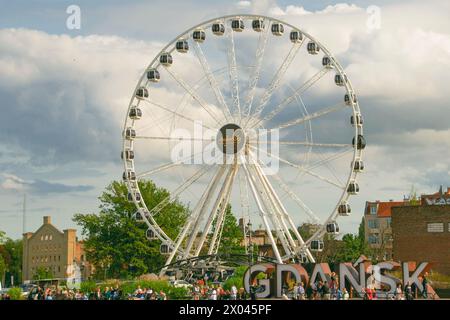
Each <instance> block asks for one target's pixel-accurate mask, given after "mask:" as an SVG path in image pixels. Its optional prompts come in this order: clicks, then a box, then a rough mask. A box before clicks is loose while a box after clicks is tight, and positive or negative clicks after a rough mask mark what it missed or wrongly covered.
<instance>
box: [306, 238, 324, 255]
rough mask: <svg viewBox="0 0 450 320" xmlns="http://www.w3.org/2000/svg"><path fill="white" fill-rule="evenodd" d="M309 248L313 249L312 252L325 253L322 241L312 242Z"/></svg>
mask: <svg viewBox="0 0 450 320" xmlns="http://www.w3.org/2000/svg"><path fill="white" fill-rule="evenodd" d="M309 248H310V249H311V251H316V252H321V251H323V248H324V244H323V241H322V240H312V241H311V243H310V245H309Z"/></svg>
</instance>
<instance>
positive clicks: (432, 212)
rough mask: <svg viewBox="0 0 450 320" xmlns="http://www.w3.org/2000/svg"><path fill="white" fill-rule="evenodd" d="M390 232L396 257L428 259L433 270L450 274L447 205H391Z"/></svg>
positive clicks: (406, 259)
mask: <svg viewBox="0 0 450 320" xmlns="http://www.w3.org/2000/svg"><path fill="white" fill-rule="evenodd" d="M422 197H424V196H422ZM422 199H423V198H422ZM392 235H393V254H394V259H395V260H397V261H417V262H420V261H427V262H430V263H432V270H434V271H437V272H440V273H443V274H450V205H447V204H445V205H444V204H437V205H430V204H427V203H423V202H422V204H421V205H417V206H402V207H394V208H392Z"/></svg>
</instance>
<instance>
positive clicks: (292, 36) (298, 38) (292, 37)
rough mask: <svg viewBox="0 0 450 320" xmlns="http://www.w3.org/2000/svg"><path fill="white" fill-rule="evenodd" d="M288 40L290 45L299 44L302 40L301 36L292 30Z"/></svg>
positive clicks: (298, 32)
mask: <svg viewBox="0 0 450 320" xmlns="http://www.w3.org/2000/svg"><path fill="white" fill-rule="evenodd" d="M289 39H290V40H291V42H292V43H300V42H302V40H303V34H302V33H301V32H300V31H298V30H293V31H291V33H290V34H289Z"/></svg>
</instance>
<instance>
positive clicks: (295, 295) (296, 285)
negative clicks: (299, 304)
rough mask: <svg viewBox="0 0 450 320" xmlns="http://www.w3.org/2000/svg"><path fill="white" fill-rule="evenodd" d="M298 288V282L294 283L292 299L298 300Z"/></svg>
mask: <svg viewBox="0 0 450 320" xmlns="http://www.w3.org/2000/svg"><path fill="white" fill-rule="evenodd" d="M298 288H299V284H298V282H296V283H295V285H294V288H293V289H292V299H294V300H298Z"/></svg>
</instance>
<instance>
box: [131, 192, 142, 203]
mask: <svg viewBox="0 0 450 320" xmlns="http://www.w3.org/2000/svg"><path fill="white" fill-rule="evenodd" d="M134 199H136V201H141V199H142V198H141V194H140V192H138V191H134V192H128V201H133V200H134Z"/></svg>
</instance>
